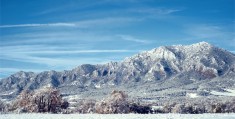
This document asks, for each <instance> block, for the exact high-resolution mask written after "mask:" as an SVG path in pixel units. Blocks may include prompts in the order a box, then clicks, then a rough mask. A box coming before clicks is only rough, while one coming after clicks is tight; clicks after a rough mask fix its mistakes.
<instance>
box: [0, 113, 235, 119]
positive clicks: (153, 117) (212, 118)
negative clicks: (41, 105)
mask: <svg viewBox="0 0 235 119" xmlns="http://www.w3.org/2000/svg"><path fill="white" fill-rule="evenodd" d="M0 119H235V113H230V114H227V113H226V114H0Z"/></svg>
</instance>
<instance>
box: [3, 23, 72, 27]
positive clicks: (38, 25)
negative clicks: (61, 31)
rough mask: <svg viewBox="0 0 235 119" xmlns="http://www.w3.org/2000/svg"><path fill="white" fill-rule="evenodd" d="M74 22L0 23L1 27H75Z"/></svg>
mask: <svg viewBox="0 0 235 119" xmlns="http://www.w3.org/2000/svg"><path fill="white" fill-rule="evenodd" d="M74 26H76V24H74V23H47V24H15V25H0V28H15V27H74Z"/></svg>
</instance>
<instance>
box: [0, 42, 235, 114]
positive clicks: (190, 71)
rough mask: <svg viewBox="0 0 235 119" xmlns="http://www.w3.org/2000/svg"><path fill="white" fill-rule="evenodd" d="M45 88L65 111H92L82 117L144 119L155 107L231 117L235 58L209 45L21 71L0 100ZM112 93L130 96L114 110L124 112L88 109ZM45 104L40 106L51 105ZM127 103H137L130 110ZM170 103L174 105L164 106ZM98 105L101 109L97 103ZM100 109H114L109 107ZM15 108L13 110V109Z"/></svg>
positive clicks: (6, 83)
mask: <svg viewBox="0 0 235 119" xmlns="http://www.w3.org/2000/svg"><path fill="white" fill-rule="evenodd" d="M45 88H52V89H53V90H58V91H60V94H59V96H61V98H58V99H60V100H62V99H63V100H66V101H67V102H68V103H70V105H69V107H68V108H69V109H72V108H76V109H77V108H83V109H90V111H88V110H82V109H77V110H80V111H79V112H80V113H85V112H87V113H89V112H97V113H98V112H99V113H128V112H129V110H132V111H133V110H138V111H134V112H136V113H138V112H142V111H143V110H144V111H143V112H146V113H149V112H151V113H153V112H154V111H151V110H152V108H151V109H150V107H149V106H150V105H151V106H154V105H155V106H156V105H157V107H158V109H159V110H158V111H157V112H174V111H173V110H170V109H172V108H177V111H175V112H179V113H186V112H189V113H204V112H226V111H225V110H227V112H234V110H233V109H235V108H234V107H233V106H231V105H234V100H233V99H234V96H235V54H233V53H231V52H229V51H226V50H223V49H221V48H218V47H215V46H213V45H211V44H209V43H206V42H200V43H196V44H192V45H186V46H183V45H174V46H162V47H159V48H155V49H152V50H150V51H144V52H141V53H139V54H136V55H134V56H132V57H129V58H125V59H124V60H123V61H120V62H110V63H107V64H98V65H90V64H84V65H80V66H78V67H76V68H74V69H72V70H66V71H62V72H57V71H44V72H41V73H33V72H23V71H21V72H18V73H16V74H13V75H11V76H9V77H7V78H4V79H2V80H1V81H0V90H1V91H0V100H2V102H4V103H7V102H10V101H13V102H14V101H15V100H17V99H19V96H20V95H22V93H23V92H25V91H26V92H30V93H33V92H34V93H36V92H38V91H39V90H42V89H45ZM112 90H121V91H124V92H125V95H128V97H125V96H124V95H123V96H124V97H125V100H122V101H123V102H125V103H124V104H120V105H119V104H118V105H119V106H121V107H122V108H121V109H124V110H125V111H124V112H120V110H119V111H118V109H116V111H114V110H112V109H110V110H111V111H107V110H109V108H108V107H102V106H101V107H102V109H103V108H105V109H106V108H107V110H99V111H98V110H96V109H94V108H92V107H94V106H95V105H97V104H98V102H99V101H98V102H97V100H102V99H103V98H104V97H106V96H107V95H108V94H109V93H110V92H111V91H112ZM116 93H117V92H116ZM119 93H123V92H119ZM32 95H34V94H32ZM47 95H48V94H47ZM117 96H120V95H117ZM124 97H122V98H124ZM119 98H120V97H119ZM119 98H117V99H119ZM49 99H52V98H49ZM49 99H48V100H49ZM55 99H57V98H55ZM84 99H86V100H89V101H88V102H87V101H84ZM115 99H116V98H115ZM48 100H47V101H44V102H45V103H47V102H50V101H48ZM120 100H121V99H120ZM131 101H133V102H136V103H135V104H131V106H130V104H129V102H131ZM168 101H170V102H175V103H174V104H166V102H168ZM189 101H191V102H194V103H195V105H198V104H200V103H201V102H200V101H203V103H205V104H208V105H210V106H208V105H207V106H204V105H201V106H202V107H200V110H193V109H194V107H193V105H192V104H189V103H187V102H189ZM62 102H63V101H62ZM62 102H61V103H60V106H61V104H62ZM108 102H112V101H110V100H109V101H108ZM216 102H217V104H216ZM227 102H229V103H227ZM77 103H79V104H78V105H80V106H81V105H84V107H78V106H77V105H75V104H77ZM32 104H34V103H32ZM37 104H39V103H37ZM43 104H44V103H42V105H43ZM99 104H100V105H103V103H101V102H99ZM104 104H106V105H111V106H110V107H112V106H113V103H107V102H106V103H104ZM127 105H128V108H127V107H126V106H127ZM86 106H88V107H86ZM146 106H147V107H146ZM164 106H165V107H164ZM49 107H50V106H49ZM96 107H97V106H96ZM163 107H164V110H163ZM166 107H169V108H166ZM17 108H18V107H17V106H16V107H15V108H14V109H15V110H16V109H17ZM24 108H26V107H24ZM47 108H48V107H47ZM53 108H59V107H58V106H57V107H53ZM208 108H210V109H208ZM232 108H233V109H232ZM14 109H12V110H14ZM27 109H28V108H26V110H27ZM50 109H51V108H50ZM185 109H187V110H191V111H185ZM46 110H48V109H46ZM61 110H64V108H63V109H61ZM65 110H67V108H66V109H65ZM146 110H148V111H146ZM0 111H1V108H0ZM44 112H45V111H44ZM50 112H51V111H50ZM52 112H53V111H52ZM155 112H156V110H155ZM66 113H68V111H67V112H66Z"/></svg>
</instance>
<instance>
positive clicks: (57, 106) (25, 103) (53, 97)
mask: <svg viewBox="0 0 235 119" xmlns="http://www.w3.org/2000/svg"><path fill="white" fill-rule="evenodd" d="M67 107H68V102H66V101H64V100H62V97H61V96H60V92H59V91H58V90H57V89H53V88H45V89H41V90H37V91H35V92H30V91H23V92H22V93H21V94H20V95H19V96H18V98H17V99H16V101H15V102H14V103H13V105H12V106H11V108H10V110H11V111H14V110H18V112H19V113H21V112H51V113H58V112H61V111H62V110H63V109H66V108H67Z"/></svg>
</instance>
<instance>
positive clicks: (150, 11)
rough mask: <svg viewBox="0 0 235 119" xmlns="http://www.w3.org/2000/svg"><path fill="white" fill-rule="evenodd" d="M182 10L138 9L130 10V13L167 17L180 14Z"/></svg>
mask: <svg viewBox="0 0 235 119" xmlns="http://www.w3.org/2000/svg"><path fill="white" fill-rule="evenodd" d="M182 10H183V9H173V8H139V9H130V10H129V11H130V12H135V13H142V14H157V15H169V14H172V13H175V12H180V11H182Z"/></svg>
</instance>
